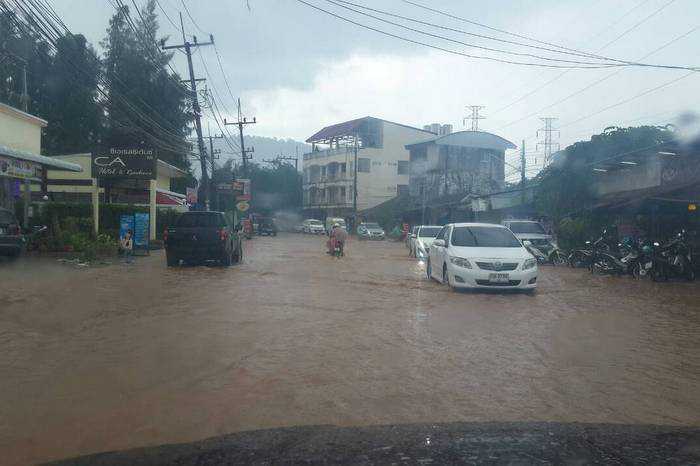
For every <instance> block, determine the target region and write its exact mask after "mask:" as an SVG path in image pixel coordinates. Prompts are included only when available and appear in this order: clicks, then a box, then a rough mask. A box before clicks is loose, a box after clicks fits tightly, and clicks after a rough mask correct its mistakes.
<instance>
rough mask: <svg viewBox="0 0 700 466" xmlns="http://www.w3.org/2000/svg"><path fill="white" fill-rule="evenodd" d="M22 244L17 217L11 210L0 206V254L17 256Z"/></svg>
mask: <svg viewBox="0 0 700 466" xmlns="http://www.w3.org/2000/svg"><path fill="white" fill-rule="evenodd" d="M23 244H24V243H23V240H22V230H21V228H20V226H19V222H18V221H17V217H15V214H14V213H13V212H12V211H11V210H7V209H3V208H0V255H2V256H11V257H17V256H19V254H20V252H21V251H22V245H23Z"/></svg>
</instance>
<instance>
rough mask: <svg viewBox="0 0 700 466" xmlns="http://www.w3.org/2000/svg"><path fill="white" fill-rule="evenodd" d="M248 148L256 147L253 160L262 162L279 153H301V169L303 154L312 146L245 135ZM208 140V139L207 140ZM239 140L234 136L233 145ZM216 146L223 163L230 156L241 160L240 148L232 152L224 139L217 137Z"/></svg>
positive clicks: (292, 141)
mask: <svg viewBox="0 0 700 466" xmlns="http://www.w3.org/2000/svg"><path fill="white" fill-rule="evenodd" d="M243 140H244V141H245V146H246V149H248V148H250V147H254V148H255V152H254V153H253V161H255V162H258V163H262V161H263V159H273V158H275V157H277V156H278V155H282V156H292V157H294V156H296V155H297V153H298V155H299V170H301V156H302V155H303V154H304V153H305V152H309V151H310V150H311V146H310V145H309V144H306V143H304V142H299V141H295V140H294V139H278V138H269V137H265V136H244V137H243ZM206 141H207V142H208V140H206ZM238 144H239V141H238V139H237V138H234V140H233V141H232V145H233V146H234V147H237V146H238ZM214 147H215V148H216V149H221V156H220V159H219V163H223V162H224V161H226V160H227V159H229V158H233V159H234V160H236V161H240V154H239V153H238V149H236V152H235V153H233V154H232V150H231V147H230V146H229V145H228V144H227V142H226V141H225V140H223V139H217V140H215V141H214Z"/></svg>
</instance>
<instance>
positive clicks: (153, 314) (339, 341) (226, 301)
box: [0, 235, 700, 464]
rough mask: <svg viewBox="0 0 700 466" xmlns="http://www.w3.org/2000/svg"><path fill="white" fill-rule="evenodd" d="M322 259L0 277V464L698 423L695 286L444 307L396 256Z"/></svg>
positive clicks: (268, 250) (39, 271)
mask: <svg viewBox="0 0 700 466" xmlns="http://www.w3.org/2000/svg"><path fill="white" fill-rule="evenodd" d="M322 244H323V240H322V239H321V238H317V237H307V236H301V235H283V236H280V237H277V238H262V239H258V238H256V239H255V240H253V241H248V242H246V243H244V247H245V248H246V250H245V253H246V254H245V256H246V257H245V259H244V263H243V264H242V265H239V266H234V267H231V268H228V269H225V268H219V267H206V266H200V267H181V268H173V269H168V268H166V267H165V258H164V256H163V254H162V252H155V253H154V254H153V255H152V256H151V257H147V258H137V261H136V264H135V265H133V266H126V265H123V264H113V265H109V266H100V267H87V268H77V267H75V266H71V265H66V264H61V263H59V262H57V261H55V260H49V259H22V260H19V261H17V262H15V263H12V264H10V263H7V262H2V263H0V283H1V284H2V286H1V288H0V402H1V403H0V458H2V462H3V464H26V463H34V462H39V461H47V460H51V459H60V458H65V457H71V456H76V455H84V454H89V453H94V452H99V451H107V450H118V449H126V448H133V447H139V446H148V445H157V444H163V443H174V442H186V441H192V440H197V439H201V438H205V437H210V436H214V435H220V434H224V433H228V432H236V431H243V430H250V429H258V428H269V427H282V426H295V425H312V424H336V425H340V426H352V425H369V424H403V423H415V422H450V421H561V422H575V421H576V422H595V423H625V424H664V425H689V426H697V425H699V424H700V389H699V388H698V387H700V284H698V283H695V284H688V283H661V284H654V283H648V282H635V281H633V280H631V279H627V278H612V277H591V276H590V275H589V274H588V273H587V272H583V271H580V270H570V269H566V268H556V269H554V268H541V278H540V289H539V291H538V293H537V294H536V295H535V296H528V295H519V294H505V295H503V294H490V293H489V294H482V293H455V292H451V291H449V290H448V289H447V288H446V287H444V286H442V285H440V284H438V283H436V282H430V281H428V280H427V279H426V278H425V271H424V267H423V265H422V264H421V263H419V262H416V261H415V260H413V259H409V258H408V257H407V250H406V249H405V248H404V247H403V244H402V243H389V242H381V243H380V242H377V243H364V242H357V241H354V242H352V243H351V244H350V245H349V246H348V251H347V256H346V257H345V258H343V259H341V260H336V259H333V258H331V257H328V256H325V255H324V254H323V253H322V247H323V246H322Z"/></svg>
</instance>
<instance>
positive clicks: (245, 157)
mask: <svg viewBox="0 0 700 466" xmlns="http://www.w3.org/2000/svg"><path fill="white" fill-rule="evenodd" d="M255 123H257V120H256V119H255V117H253V121H248V119H247V118H246V117H244V116H243V113H242V112H241V99H238V121H232V122H228V121H226V118H224V125H227V126H228V125H236V126H238V134H239V135H240V136H241V159H242V161H243V175H244V176H245V175H247V174H248V164H247V161H248V159H252V158H253V156H252V155H251V156H250V157H248V154H251V153H253V152H255V148H254V147H251V148H250V149H246V148H245V142H244V141H243V126H245V125H254V124H255Z"/></svg>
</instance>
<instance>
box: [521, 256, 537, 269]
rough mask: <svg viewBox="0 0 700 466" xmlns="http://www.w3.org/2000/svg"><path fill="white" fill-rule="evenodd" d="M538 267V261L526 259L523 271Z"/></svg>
mask: <svg viewBox="0 0 700 466" xmlns="http://www.w3.org/2000/svg"><path fill="white" fill-rule="evenodd" d="M536 265H537V261H536V260H535V259H534V258H530V259H525V262H523V270H530V269H531V268H533V267H535V266H536Z"/></svg>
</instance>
